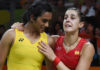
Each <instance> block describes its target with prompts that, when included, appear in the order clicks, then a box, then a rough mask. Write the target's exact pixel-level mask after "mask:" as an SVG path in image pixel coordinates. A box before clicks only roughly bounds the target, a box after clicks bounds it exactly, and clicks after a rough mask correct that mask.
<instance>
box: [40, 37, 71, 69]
mask: <svg viewBox="0 0 100 70" xmlns="http://www.w3.org/2000/svg"><path fill="white" fill-rule="evenodd" d="M53 43H54V44H53ZM52 44H53V45H52ZM40 45H41V46H42V47H40V46H38V48H39V51H40V52H41V53H42V54H44V55H45V56H46V65H47V70H53V69H52V68H53V67H52V65H53V61H54V59H55V58H56V55H55V54H54V52H53V49H54V48H55V47H53V48H52V47H51V46H55V40H52V39H51V45H50V41H49V45H50V46H49V45H47V44H45V43H43V42H41V43H40ZM56 67H57V69H58V70H70V69H69V68H68V67H66V66H65V65H64V64H63V63H62V62H61V61H60V63H59V64H58V65H57V66H56Z"/></svg>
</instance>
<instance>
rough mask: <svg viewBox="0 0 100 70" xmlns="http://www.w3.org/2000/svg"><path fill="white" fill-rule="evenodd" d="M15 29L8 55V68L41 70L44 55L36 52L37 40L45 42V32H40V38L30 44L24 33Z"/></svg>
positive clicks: (10, 69)
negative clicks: (13, 39)
mask: <svg viewBox="0 0 100 70" xmlns="http://www.w3.org/2000/svg"><path fill="white" fill-rule="evenodd" d="M15 31H16V36H15V41H14V44H13V45H12V47H11V49H10V53H9V56H8V62H7V66H8V70H41V66H42V62H43V59H44V56H43V55H42V54H41V53H40V52H38V48H37V46H38V45H39V44H38V42H40V41H43V42H45V43H47V34H46V33H45V32H43V33H41V34H40V39H39V40H38V41H36V42H35V43H34V44H32V43H31V42H30V41H29V40H28V38H27V37H25V35H24V33H23V32H21V31H18V30H17V29H16V30H15Z"/></svg>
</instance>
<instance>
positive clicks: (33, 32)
mask: <svg viewBox="0 0 100 70" xmlns="http://www.w3.org/2000/svg"><path fill="white" fill-rule="evenodd" d="M24 33H25V34H28V35H30V36H39V35H40V32H39V29H36V25H35V24H32V23H27V24H26V25H25V27H24Z"/></svg>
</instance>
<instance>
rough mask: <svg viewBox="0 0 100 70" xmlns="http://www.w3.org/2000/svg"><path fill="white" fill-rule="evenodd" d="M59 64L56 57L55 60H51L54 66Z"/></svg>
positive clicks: (58, 59)
mask: <svg viewBox="0 0 100 70" xmlns="http://www.w3.org/2000/svg"><path fill="white" fill-rule="evenodd" d="M59 62H60V58H58V57H57V56H56V57H55V59H54V60H53V63H54V65H55V66H57V65H58V64H59Z"/></svg>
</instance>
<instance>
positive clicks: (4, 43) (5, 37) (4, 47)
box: [0, 29, 14, 70]
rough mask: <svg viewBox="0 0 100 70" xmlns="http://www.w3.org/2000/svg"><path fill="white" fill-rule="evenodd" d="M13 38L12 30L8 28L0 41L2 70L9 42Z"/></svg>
mask: <svg viewBox="0 0 100 70" xmlns="http://www.w3.org/2000/svg"><path fill="white" fill-rule="evenodd" d="M13 39H14V30H12V29H10V30H8V31H7V32H6V33H5V34H4V35H3V37H2V39H1V41H0V70H2V67H3V64H4V62H5V59H6V57H7V55H8V52H9V50H10V46H11V43H12V42H13Z"/></svg>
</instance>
